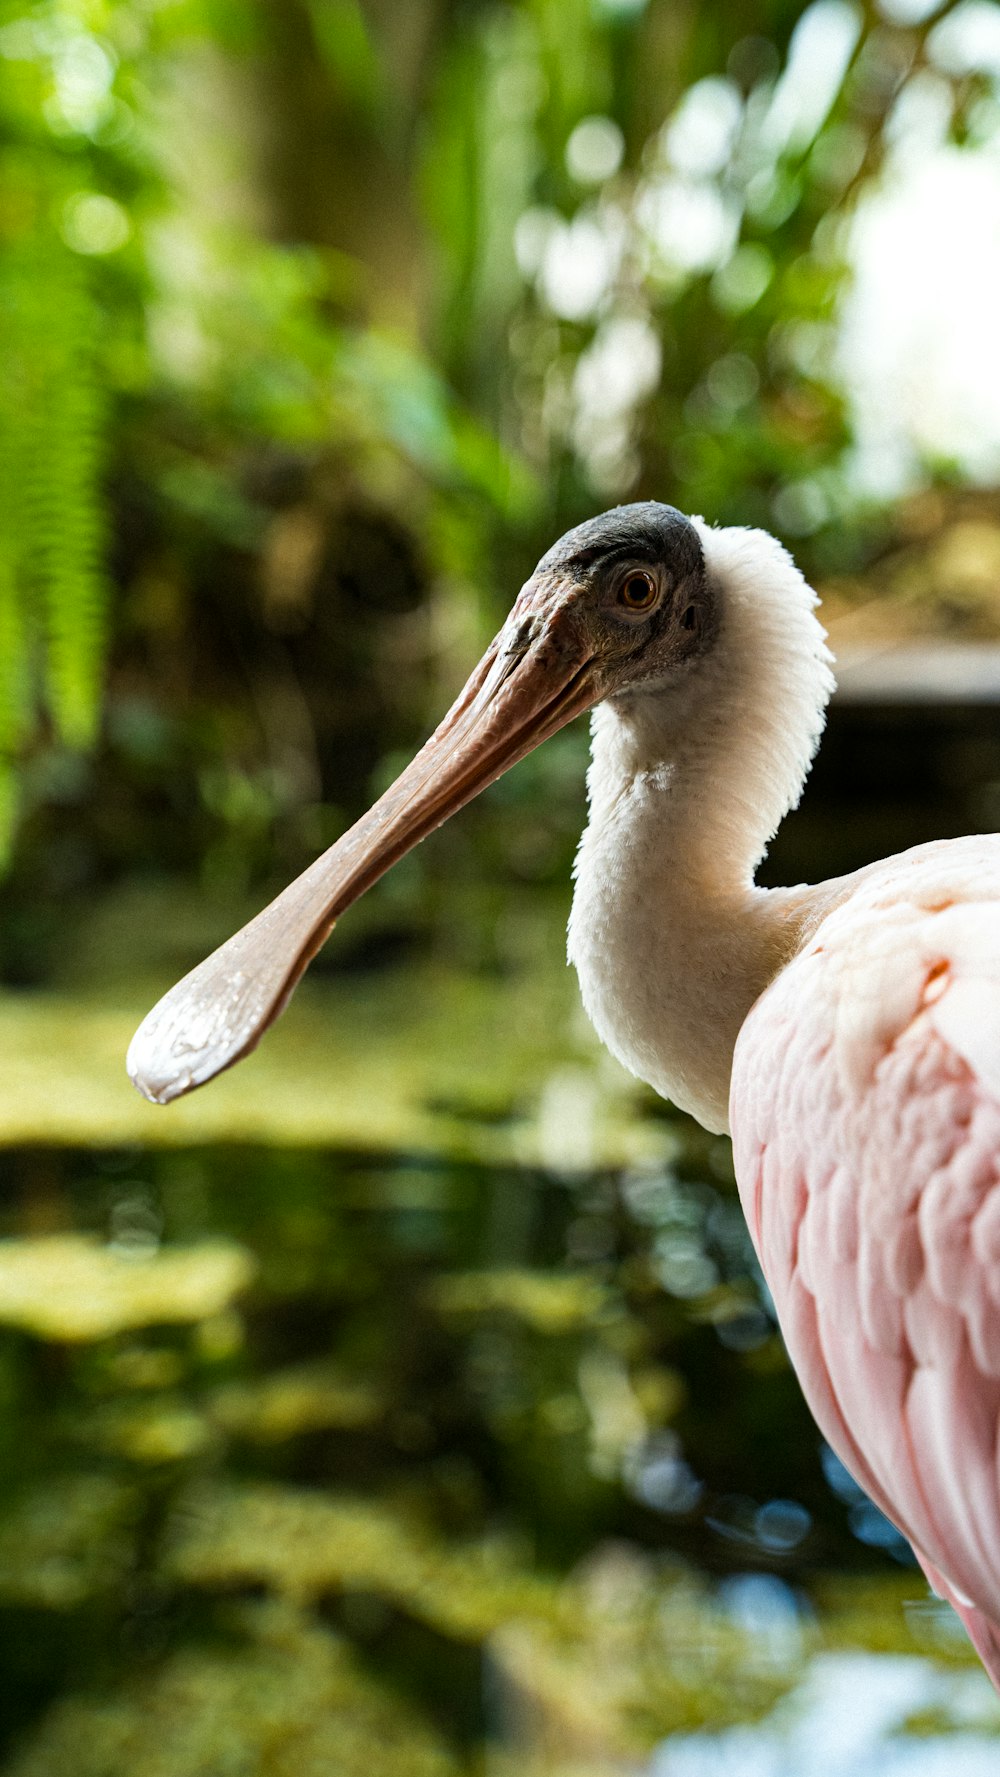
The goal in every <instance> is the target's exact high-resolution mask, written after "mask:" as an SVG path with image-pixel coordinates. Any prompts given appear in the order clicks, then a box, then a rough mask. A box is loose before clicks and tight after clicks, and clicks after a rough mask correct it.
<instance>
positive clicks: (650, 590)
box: [618, 570, 660, 611]
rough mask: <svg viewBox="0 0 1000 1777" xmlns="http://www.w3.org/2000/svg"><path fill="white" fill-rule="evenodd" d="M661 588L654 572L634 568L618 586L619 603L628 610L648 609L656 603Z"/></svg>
mask: <svg viewBox="0 0 1000 1777" xmlns="http://www.w3.org/2000/svg"><path fill="white" fill-rule="evenodd" d="M659 590H660V589H659V587H658V586H657V583H656V581H655V580H654V578H653V576H652V574H644V573H642V572H641V571H639V570H634V571H633V572H632V573H631V574H629V575H628V576H627V577H626V578H625V579H624V580H623V581H622V583H621V585H620V587H619V588H618V603H619V604H620V605H624V606H625V609H626V611H648V610H650V609H651V608H652V606H653V605H655V603H656V600H657V596H658V594H659Z"/></svg>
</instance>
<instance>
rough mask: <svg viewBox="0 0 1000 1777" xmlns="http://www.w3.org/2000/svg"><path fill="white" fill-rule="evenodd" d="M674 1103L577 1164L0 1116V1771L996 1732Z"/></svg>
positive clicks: (362, 1765) (857, 1760) (976, 1763)
mask: <svg viewBox="0 0 1000 1777" xmlns="http://www.w3.org/2000/svg"><path fill="white" fill-rule="evenodd" d="M654 1129H655V1135H656V1140H655V1142H650V1144H649V1147H650V1155H649V1156H647V1158H645V1159H642V1160H639V1161H637V1162H636V1163H634V1164H632V1165H631V1166H629V1167H624V1168H623V1167H621V1166H618V1167H616V1168H605V1169H600V1168H594V1167H590V1168H588V1169H586V1170H580V1169H577V1168H574V1167H573V1166H571V1165H567V1164H564V1165H563V1166H562V1167H556V1166H554V1165H551V1164H550V1165H549V1166H548V1167H546V1168H542V1167H540V1166H537V1165H536V1166H527V1165H517V1164H515V1163H514V1162H511V1163H508V1164H503V1165H498V1164H487V1163H485V1162H482V1161H478V1162H477V1161H472V1160H464V1161H463V1160H459V1159H451V1160H445V1159H441V1158H438V1159H435V1158H429V1157H427V1156H426V1155H425V1156H423V1157H421V1158H419V1159H414V1158H409V1159H407V1158H405V1157H402V1156H391V1155H390V1156H383V1157H379V1158H378V1159H373V1158H372V1157H371V1155H370V1154H369V1155H368V1157H365V1156H364V1155H360V1154H352V1153H351V1152H348V1151H343V1150H323V1149H310V1148H302V1147H297V1148H289V1149H281V1148H273V1147H267V1148H264V1147H251V1146H238V1145H225V1146H223V1145H215V1146H205V1147H196V1146H192V1147H185V1148H180V1149H176V1150H166V1151H157V1150H155V1149H153V1150H150V1149H143V1148H141V1147H134V1148H119V1149H117V1150H114V1151H107V1150H96V1149H88V1150H73V1149H70V1148H59V1149H47V1148H44V1147H30V1148H28V1147H25V1148H20V1149H14V1150H11V1151H9V1152H8V1153H7V1154H6V1156H5V1158H4V1162H3V1167H4V1174H5V1190H4V1194H3V1206H4V1208H3V1228H2V1232H3V1234H4V1235H5V1236H6V1239H5V1241H4V1242H3V1244H2V1245H0V1415H2V1433H3V1435H2V1439H0V1493H2V1500H3V1513H2V1519H0V1627H2V1646H3V1661H2V1678H0V1686H2V1690H0V1705H2V1707H0V1720H2V1740H0V1772H2V1773H3V1777H50V1774H51V1777H56V1774H62V1773H64V1772H69V1771H72V1772H73V1773H74V1777H125V1774H126V1773H128V1774H129V1777H293V1773H294V1777H320V1774H322V1777H332V1774H334V1773H336V1774H337V1777H340V1774H341V1773H343V1774H345V1777H352V1774H353V1773H355V1772H358V1773H361V1772H364V1773H365V1774H366V1777H395V1774H396V1773H400V1777H402V1774H404V1773H405V1774H406V1777H423V1774H424V1773H427V1774H428V1777H431V1774H433V1777H438V1774H441V1777H445V1774H451V1773H455V1774H458V1773H463V1774H464V1773H469V1774H473V1773H488V1774H489V1777H508V1774H509V1777H514V1774H515V1773H518V1774H521V1773H524V1774H526V1777H598V1773H603V1774H619V1773H620V1774H625V1773H629V1774H635V1773H643V1774H645V1773H650V1774H651V1777H653V1774H655V1777H661V1774H662V1777H674V1773H676V1774H677V1777H688V1774H691V1777H710V1774H711V1773H713V1772H715V1771H720V1772H721V1771H727V1772H729V1771H732V1770H733V1769H737V1770H739V1771H740V1772H741V1774H742V1773H743V1772H744V1771H745V1772H747V1773H748V1774H750V1773H752V1774H753V1777H758V1773H759V1774H760V1777H772V1774H773V1777H778V1774H779V1773H782V1774H784V1773H786V1772H788V1773H792V1772H794V1774H795V1777H841V1774H843V1777H867V1773H868V1772H869V1771H870V1772H871V1773H872V1774H873V1777H874V1773H876V1772H879V1773H881V1772H882V1771H883V1770H890V1769H891V1770H892V1771H893V1772H897V1771H900V1772H906V1773H908V1774H909V1773H913V1774H914V1777H916V1774H918V1773H921V1774H922V1773H925V1772H926V1773H931V1772H935V1773H936V1772H938V1771H940V1772H942V1773H943V1772H945V1771H948V1772H952V1771H961V1772H962V1773H963V1774H964V1773H966V1772H968V1773H970V1774H971V1773H976V1774H978V1772H979V1771H980V1770H982V1771H983V1772H985V1771H987V1770H994V1769H996V1768H1000V1742H998V1740H997V1738H996V1736H997V1735H998V1734H1000V1710H998V1708H997V1706H996V1704H995V1701H994V1699H993V1694H992V1692H991V1690H990V1688H989V1686H988V1684H987V1682H986V1680H985V1678H984V1677H983V1676H982V1675H981V1673H980V1672H979V1670H978V1668H977V1667H976V1665H975V1663H974V1660H973V1659H972V1657H971V1655H970V1653H969V1650H968V1649H967V1647H966V1645H965V1643H964V1640H963V1638H962V1637H961V1634H960V1633H956V1631H955V1627H954V1626H953V1620H952V1619H951V1616H950V1613H949V1612H948V1611H947V1610H946V1609H945V1608H944V1607H942V1606H938V1605H937V1604H935V1603H934V1602H932V1601H930V1600H929V1599H928V1595H927V1590H926V1587H925V1585H924V1583H923V1581H922V1579H921V1577H920V1575H919V1573H918V1571H917V1570H916V1569H915V1568H914V1567H913V1566H912V1565H911V1564H910V1563H909V1561H908V1558H907V1552H906V1550H905V1548H904V1547H903V1546H902V1545H901V1543H900V1541H899V1539H898V1538H896V1537H895V1536H894V1535H893V1533H892V1532H891V1531H890V1530H889V1528H888V1527H887V1526H886V1525H885V1523H884V1521H883V1520H881V1519H880V1518H879V1517H878V1514H876V1513H875V1512H874V1510H873V1509H872V1508H871V1507H869V1506H867V1505H866V1504H865V1502H864V1501H863V1499H862V1498H861V1496H860V1495H859V1494H858V1493H857V1491H856V1490H855V1489H853V1488H852V1487H851V1485H850V1483H849V1482H848V1480H847V1478H846V1477H845V1476H844V1475H843V1472H842V1471H838V1469H837V1467H836V1465H835V1464H833V1463H832V1462H831V1461H830V1459H829V1456H828V1455H824V1452H823V1450H822V1448H821V1445H820V1441H819V1439H818V1436H817V1434H816V1432H815V1430H814V1429H813V1427H812V1425H811V1422H810V1420H809V1418H808V1416H807V1414H806V1412H805V1410H804V1407H803V1406H802V1403H801V1401H800V1399H799V1396H798V1391H797V1388H796V1386H795V1383H794V1380H793V1379H792V1377H791V1375H790V1373H789V1370H788V1367H787V1364H786V1361H785V1358H784V1354H783V1351H782V1347H781V1344H780V1341H779V1339H778V1336H777V1334H776V1332H775V1330H774V1327H773V1323H772V1321H771V1319H770V1317H769V1315H768V1312H767V1309H766V1306H765V1305H764V1303H763V1300H762V1297H761V1293H760V1290H759V1288H758V1282H757V1279H756V1276H755V1267H754V1263H753V1258H752V1254H751V1251H750V1248H749V1244H748V1241H747V1237H746V1234H745V1231H744V1228H743V1223H742V1220H741V1217H740V1214H739V1209H738V1204H737V1201H736V1198H735V1194H734V1189H733V1185H732V1180H731V1176H730V1173H729V1159H728V1149H727V1146H726V1144H724V1143H718V1142H709V1141H707V1140H706V1139H705V1138H703V1137H701V1136H700V1135H699V1134H698V1133H697V1132H694V1131H691V1130H689V1129H688V1127H687V1126H686V1125H684V1124H683V1123H681V1122H677V1123H670V1122H667V1121H665V1120H663V1119H659V1120H657V1121H656V1122H655V1125H654ZM858 1698H864V1699H866V1700H867V1702H866V1706H865V1708H862V1709H861V1711H860V1714H858V1713H857V1705H856V1701H852V1700H856V1699H858ZM845 1699H847V1700H848V1702H847V1707H846V1715H847V1716H848V1717H850V1718H851V1719H852V1720H853V1721H854V1725H853V1727H852V1729H851V1732H852V1733H853V1735H854V1739H853V1740H852V1739H850V1735H849V1736H848V1740H847V1742H844V1741H843V1734H842V1732H841V1739H840V1740H839V1741H838V1738H837V1734H833V1735H832V1738H831V1733H830V1732H829V1731H828V1727H827V1728H822V1727H821V1726H819V1725H817V1724H821V1723H822V1722H824V1721H825V1722H827V1723H829V1720H830V1719H833V1718H836V1719H837V1720H840V1721H843V1719H844V1717H845ZM866 1710H867V1713H866ZM831 1712H832V1715H831ZM855 1717H856V1719H855ZM810 1724H811V1725H810ZM838 1732H840V1730H838ZM796 1748H798V1750H796ZM838 1748H839V1750H838ZM824 1760H825V1762H824ZM817 1761H818V1762H817ZM928 1761H930V1762H928ZM935 1761H938V1762H935Z"/></svg>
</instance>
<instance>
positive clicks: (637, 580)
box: [501, 500, 716, 702]
mask: <svg viewBox="0 0 1000 1777" xmlns="http://www.w3.org/2000/svg"><path fill="white" fill-rule="evenodd" d="M536 603H537V605H538V607H539V616H540V618H541V620H542V621H544V620H545V617H546V616H550V620H551V619H554V618H556V617H557V616H558V614H559V612H560V609H562V610H564V611H566V612H567V613H574V614H575V615H576V616H577V617H578V619H579V620H581V621H582V623H583V624H584V625H585V626H586V630H587V642H588V644H589V646H590V647H591V648H592V650H593V659H594V671H595V676H596V677H597V678H598V679H599V681H600V682H601V687H602V688H601V691H600V695H599V697H598V698H595V700H594V701H595V702H597V701H600V700H601V699H603V698H606V697H615V696H618V695H621V694H623V693H627V692H629V691H631V690H634V689H637V688H639V687H640V686H642V685H643V684H648V683H649V682H650V681H662V680H664V679H669V677H670V676H671V674H672V673H673V672H674V671H676V670H677V669H679V668H681V667H683V666H684V664H685V663H686V662H688V661H689V660H693V659H694V658H696V657H697V656H698V655H700V654H703V653H704V652H705V650H706V649H707V648H708V647H710V646H711V642H712V640H713V638H714V634H715V630H716V609H715V598H714V595H713V591H712V587H711V584H710V582H709V579H708V576H707V574H706V571H705V557H704V552H703V550H702V546H701V538H700V537H699V535H698V532H697V530H696V529H695V527H694V525H693V524H692V523H691V520H690V519H689V518H685V516H684V514H683V512H678V511H677V509H676V507H674V506H665V505H663V504H661V502H660V501H658V500H645V501H642V502H639V503H636V504H635V505H631V506H615V507H613V508H612V510H611V511H610V512H603V513H601V515H600V516H599V517H598V518H590V519H587V520H586V522H585V523H584V524H580V525H577V526H576V527H575V529H574V530H571V531H567V532H566V534H565V536H562V537H560V538H559V541H558V542H557V543H554V544H553V545H552V548H551V549H549V550H548V551H547V552H546V554H545V555H543V556H542V559H541V561H540V562H539V564H538V566H537V568H536V569H535V572H534V574H533V575H532V576H531V579H530V580H529V581H528V582H527V584H526V585H525V587H524V588H523V589H522V592H521V594H520V596H519V598H518V600H517V602H516V604H515V605H514V608H513V610H512V612H511V615H510V617H509V618H508V621H507V623H506V624H505V626H504V629H503V630H502V631H501V638H502V637H503V636H504V635H505V634H506V633H507V632H508V631H509V630H510V627H511V624H512V623H515V622H516V620H517V618H518V615H519V613H521V612H522V610H524V609H531V608H532V607H534V606H535V605H536Z"/></svg>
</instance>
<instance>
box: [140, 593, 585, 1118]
mask: <svg viewBox="0 0 1000 1777" xmlns="http://www.w3.org/2000/svg"><path fill="white" fill-rule="evenodd" d="M530 587H531V583H530V582H529V584H528V587H526V588H525V589H524V592H523V593H522V595H521V598H520V599H519V600H518V603H517V604H516V605H515V607H514V610H513V612H512V613H511V617H510V619H509V620H508V623H507V624H506V625H505V626H504V629H503V630H502V631H501V633H500V635H499V636H498V638H497V640H496V641H495V642H494V643H493V644H492V645H491V646H490V648H489V649H488V650H487V652H486V654H485V655H484V656H483V659H482V660H481V661H480V663H479V665H478V667H477V668H476V670H475V672H474V673H473V674H472V677H471V678H470V679H469V682H468V684H467V685H466V686H465V689H464V690H463V691H462V692H461V694H460V696H459V697H458V699H457V700H456V702H455V703H454V705H453V706H452V708H451V709H450V710H449V712H448V714H447V716H446V717H445V719H444V721H443V722H442V723H441V725H440V727H439V728H437V729H436V730H435V732H434V734H433V735H432V736H431V738H430V740H428V741H427V743H426V744H425V746H424V747H423V748H422V749H421V751H420V752H419V753H418V754H417V756H416V758H415V759H414V760H413V761H412V763H411V764H410V765H408V766H407V767H406V770H405V771H404V772H403V773H402V774H401V775H400V777H398V778H397V779H396V782H395V783H394V784H393V785H392V786H391V788H390V789H389V790H387V791H386V793H385V795H384V796H382V797H381V798H380V800H379V801H378V802H376V804H375V806H374V807H373V808H372V809H370V810H369V812H368V813H367V814H366V815H364V816H363V817H362V819H361V820H360V821H358V823H357V824H356V826H354V827H352V828H351V829H350V831H349V832H348V833H345V834H344V836H343V838H342V839H339V840H338V841H337V843H336V844H335V845H333V846H331V847H330V849H329V851H327V852H324V854H323V856H322V857H320V858H317V860H316V862H315V863H314V864H311V865H310V866H309V868H308V870H305V871H304V872H303V874H302V875H301V876H299V877H297V878H296V880H295V881H294V882H293V883H291V884H290V885H289V887H288V888H286V889H285V890H284V892H283V893H282V894H280V895H279V896H278V897H277V899H276V900H274V901H272V902H271V903H270V905H269V906H268V907H265V908H264V910H263V912H262V913H258V914H257V916H256V918H255V919H252V920H251V921H250V923H249V925H246V926H244V927H243V929H242V931H239V932H237V933H236V935H235V936H234V937H232V938H230V939H229V940H228V942H227V943H225V944H223V945H222V946H221V947H220V948H219V949H218V950H216V951H214V952H213V953H212V955H211V956H210V957H208V958H207V959H206V961H205V962H203V963H201V964H199V966H198V967H197V968H196V969H192V971H191V973H190V974H189V975H185V977H184V979H183V980H182V981H179V982H178V983H177V985H176V986H175V987H172V988H171V989H170V991H169V993H167V994H165V995H164V997H163V999H161V1000H160V1001H159V1003H158V1005H156V1006H154V1008H153V1010H152V1011H151V1012H150V1013H149V1015H148V1017H147V1018H146V1019H145V1020H144V1021H143V1023H142V1024H141V1025H140V1026H139V1029H138V1030H137V1031H136V1034H135V1036H134V1037H133V1039H132V1042H131V1045H130V1047H129V1051H128V1057H127V1061H126V1066H127V1068H128V1072H129V1075H130V1077H131V1079H132V1081H133V1082H134V1084H135V1085H136V1086H137V1087H138V1089H139V1091H140V1092H142V1093H144V1094H145V1096H146V1097H147V1098H149V1099H151V1100H152V1101H153V1102H154V1103H156V1104H167V1103H169V1101H170V1100H171V1099H173V1098H179V1097H180V1096H181V1095H182V1094H183V1093H185V1092H190V1091H191V1090H192V1088H193V1087H195V1086H203V1085H204V1084H205V1082H206V1081H208V1080H211V1079H213V1078H214V1076H215V1075H216V1074H219V1073H221V1072H222V1071H223V1069H224V1068H227V1067H232V1065H233V1063H234V1062H236V1061H239V1060H240V1059H241V1058H242V1057H243V1056H244V1055H247V1054H249V1052H250V1050H251V1049H253V1048H255V1047H256V1045H257V1043H258V1042H259V1041H260V1039H261V1037H262V1036H263V1034H264V1032H265V1031H266V1030H267V1028H268V1026H269V1025H271V1024H273V1022H274V1020H275V1019H276V1018H277V1017H278V1015H279V1014H280V1013H281V1012H282V1011H283V1009H284V1007H285V1006H286V1005H287V1003H288V1000H289V998H290V996H291V994H292V992H293V990H294V988H295V986H296V984H297V982H298V981H299V980H300V978H301V976H302V974H303V972H304V971H305V969H306V967H307V965H308V964H309V962H310V961H311V959H312V957H314V956H315V954H316V952H317V950H318V949H319V948H320V946H321V945H322V944H323V942H324V941H325V939H326V938H327V937H328V936H329V934H330V932H331V931H332V929H333V926H334V923H335V921H336V920H337V919H339V917H340V915H341V914H342V913H343V912H344V911H345V909H346V908H347V907H349V906H350V905H351V903H352V902H353V901H356V900H357V898H358V896H359V895H362V894H363V893H364V891H365V889H367V888H370V887H371V885H372V883H373V882H375V881H376V880H377V879H378V877H380V876H381V875H382V874H383V872H384V871H385V870H387V869H389V867H390V865H392V864H394V863H396V862H397V860H398V859H399V858H401V857H402V856H403V854H404V853H405V852H407V851H409V850H410V849H411V847H412V846H414V845H416V844H417V843H418V842H419V841H420V840H421V839H423V838H425V837H426V835H427V834H428V833H431V832H433V830H434V828H435V827H439V826H440V825H441V824H442V822H443V821H446V820H447V819H448V817H449V815H451V814H454V812H455V810H456V809H458V808H461V807H462V806H463V804H464V803H466V802H468V801H470V800H471V798H472V797H473V796H475V795H477V794H478V792H479V791H480V790H482V789H484V788H485V787H486V785H487V784H490V783H492V782H493V781H494V779H495V778H498V777H499V776H500V775H501V773H502V772H504V771H506V770H507V769H508V767H509V766H511V765H513V764H515V763H516V761H517V760H518V759H521V758H523V757H524V755H525V754H526V753H529V752H530V751H531V750H532V748H533V747H535V746H537V745H538V744H539V742H540V741H543V740H545V739H546V737H547V736H548V735H550V734H554V733H555V731H556V729H557V728H561V727H562V726H563V725H564V723H566V722H568V721H570V720H571V718H572V717H573V716H575V715H578V714H579V713H580V712H581V711H582V710H585V709H587V708H589V707H590V705H591V704H593V703H594V702H595V701H596V698H597V695H598V693H597V691H596V689H595V685H594V679H593V674H592V672H591V670H590V669H591V661H590V657H589V655H588V654H587V653H586V652H585V648H584V644H583V642H582V640H581V638H580V635H579V632H578V630H577V627H576V625H575V624H574V623H573V622H572V620H571V619H570V618H568V617H566V616H565V615H561V614H560V613H559V612H557V613H556V614H555V616H554V617H553V619H552V620H551V621H549V622H547V623H546V624H545V625H544V626H541V625H539V624H538V623H537V622H535V621H534V620H532V619H530V618H529V619H528V620H527V621H525V620H523V609H524V608H527V609H528V610H530V607H531V601H530V600H527V601H526V597H525V595H526V594H528V593H529V589H530ZM523 601H524V603H523ZM519 613H521V616H520V618H519Z"/></svg>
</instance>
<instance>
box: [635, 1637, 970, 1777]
mask: <svg viewBox="0 0 1000 1777" xmlns="http://www.w3.org/2000/svg"><path fill="white" fill-rule="evenodd" d="M935 1716H936V1717H937V1718H938V1723H937V1731H935V1730H934V1725H933V1723H934V1718H935ZM949 1729H950V1730H951V1731H948V1730H949ZM977 1730H978V1731H977ZM998 1735H1000V1703H998V1700H997V1699H996V1698H995V1697H994V1696H993V1694H992V1692H988V1691H987V1688H986V1686H985V1685H984V1684H981V1683H980V1682H979V1679H978V1677H977V1676H976V1675H973V1674H969V1673H965V1672H942V1671H941V1670H940V1669H939V1668H937V1667H935V1666H933V1665H931V1663H930V1662H929V1661H928V1660H921V1659H917V1658H914V1657H912V1656H911V1657H907V1656H904V1655H895V1656H889V1655H874V1654H863V1653H852V1654H845V1653H827V1654H820V1655H818V1656H817V1657H816V1659H815V1660H814V1661H813V1664H812V1666H811V1667H810V1669H809V1671H808V1673H807V1675H806V1677H805V1678H804V1679H803V1681H802V1683H801V1684H799V1685H798V1686H797V1687H796V1688H795V1690H794V1691H792V1692H791V1694H790V1695H789V1696H788V1697H786V1698H784V1699H783V1700H782V1702H781V1703H779V1704H778V1706H777V1708H776V1709H774V1710H773V1711H772V1713H771V1714H770V1715H769V1716H768V1717H767V1718H766V1719H765V1720H764V1721H763V1722H760V1723H758V1724H757V1725H756V1726H755V1727H753V1728H733V1729H730V1730H728V1731H727V1732H725V1733H722V1734H687V1735H677V1736H675V1737H674V1738H673V1739H672V1740H671V1741H670V1742H669V1743H668V1744H667V1745H665V1746H663V1747H661V1748H660V1750H659V1751H658V1752H657V1754H656V1756H655V1758H654V1759H653V1761H652V1763H651V1764H650V1765H649V1767H648V1771H649V1777H732V1773H734V1772H738V1773H739V1777H959V1774H960V1777H995V1773H996V1770H997V1762H998V1753H1000V1741H998V1738H997V1736H998Z"/></svg>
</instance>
